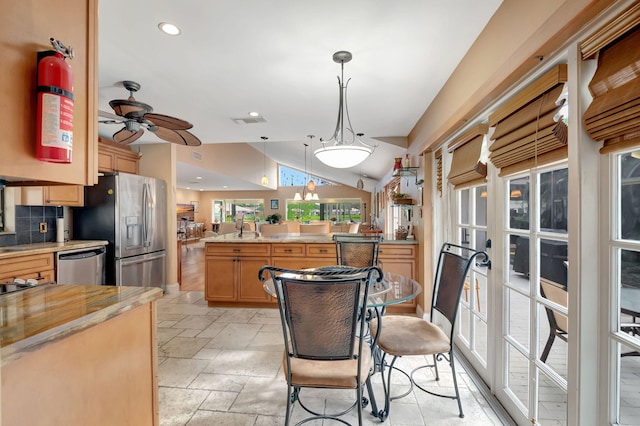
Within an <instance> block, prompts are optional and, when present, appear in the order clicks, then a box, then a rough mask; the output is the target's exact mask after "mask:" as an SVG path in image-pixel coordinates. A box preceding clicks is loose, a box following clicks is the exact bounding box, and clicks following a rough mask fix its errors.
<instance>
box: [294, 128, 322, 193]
mask: <svg viewBox="0 0 640 426" xmlns="http://www.w3.org/2000/svg"><path fill="white" fill-rule="evenodd" d="M309 138H313V135H309ZM308 146H309V145H308V144H306V143H305V144H304V176H305V179H306V180H307V183H306V184H303V185H302V192H301V191H296V193H295V195H294V196H293V200H294V201H302V200H304V201H312V200H319V199H320V198H319V197H318V194H317V193H314V192H312V191H313V190H311V189H310V188H311V187H313V188H315V183H314V184H313V185H310V184H309V182H310V181H309V174H308V173H307V147H308Z"/></svg>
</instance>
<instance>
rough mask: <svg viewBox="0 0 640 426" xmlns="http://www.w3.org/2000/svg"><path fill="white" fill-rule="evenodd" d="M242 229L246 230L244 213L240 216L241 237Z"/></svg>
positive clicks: (240, 235)
mask: <svg viewBox="0 0 640 426" xmlns="http://www.w3.org/2000/svg"><path fill="white" fill-rule="evenodd" d="M242 231H244V213H242V214H241V216H240V234H239V237H242Z"/></svg>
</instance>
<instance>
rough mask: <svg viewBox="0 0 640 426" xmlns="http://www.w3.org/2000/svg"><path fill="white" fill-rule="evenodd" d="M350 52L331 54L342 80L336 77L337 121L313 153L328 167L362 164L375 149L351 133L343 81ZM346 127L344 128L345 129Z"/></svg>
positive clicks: (345, 85)
mask: <svg viewBox="0 0 640 426" xmlns="http://www.w3.org/2000/svg"><path fill="white" fill-rule="evenodd" d="M352 57H353V56H352V55H351V52H346V51H339V52H336V53H334V54H333V61H334V62H336V63H338V64H340V69H341V71H342V74H341V75H342V78H340V77H338V88H339V90H340V103H339V104H338V121H337V123H336V129H335V130H334V132H333V136H331V138H330V139H328V140H322V138H321V139H320V141H321V142H322V148H319V149H317V150H316V151H315V156H316V157H318V159H319V160H320V161H322V162H323V163H324V164H326V165H327V166H329V167H334V168H337V169H346V168H349V167H354V166H357V165H358V164H360V163H362V162H363V161H364V160H365V159H366V158H367V157H368V156H369V155H370V154H371V153H372V152H373V150H374V149H375V148H376V147H377V145H367V144H366V143H364V142H363V141H362V140H361V139H360V134H356V133H355V132H354V131H353V126H352V125H351V119H350V118H349V109H348V108H347V85H348V84H349V80H347V82H346V83H345V81H344V64H345V63H346V62H349V61H351V58H352ZM345 125H346V128H345Z"/></svg>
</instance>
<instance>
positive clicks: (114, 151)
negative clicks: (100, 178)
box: [98, 138, 141, 175]
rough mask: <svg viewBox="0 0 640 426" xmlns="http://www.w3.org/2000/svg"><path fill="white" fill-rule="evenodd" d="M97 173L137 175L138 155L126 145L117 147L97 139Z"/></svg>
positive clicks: (115, 144) (109, 142)
mask: <svg viewBox="0 0 640 426" xmlns="http://www.w3.org/2000/svg"><path fill="white" fill-rule="evenodd" d="M98 142H99V143H98V171H99V172H103V173H104V172H125V173H131V174H134V175H137V174H138V169H139V166H140V164H139V163H140V157H141V155H140V153H138V152H133V151H132V150H131V148H129V147H128V146H127V145H125V146H123V145H118V144H117V143H115V142H112V141H110V140H108V139H104V138H98Z"/></svg>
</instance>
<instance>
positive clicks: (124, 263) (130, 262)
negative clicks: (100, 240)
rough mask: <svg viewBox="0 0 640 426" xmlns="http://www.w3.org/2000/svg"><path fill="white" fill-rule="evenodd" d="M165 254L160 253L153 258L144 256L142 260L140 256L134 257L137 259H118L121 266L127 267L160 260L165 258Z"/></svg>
mask: <svg viewBox="0 0 640 426" xmlns="http://www.w3.org/2000/svg"><path fill="white" fill-rule="evenodd" d="M166 256H167V255H166V253H164V252H162V253H159V254H155V255H153V256H150V255H145V256H144V257H143V258H141V256H134V257H135V258H137V259H130V260H127V259H120V261H121V262H122V266H128V265H135V264H137V263H145V262H148V261H150V260H154V259H160V258H162V257H166Z"/></svg>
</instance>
